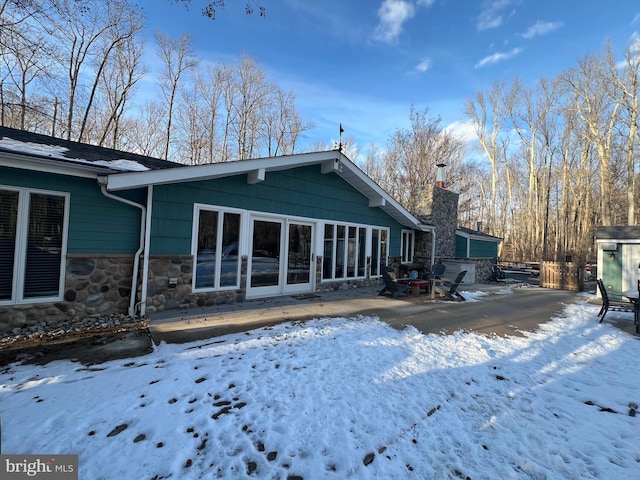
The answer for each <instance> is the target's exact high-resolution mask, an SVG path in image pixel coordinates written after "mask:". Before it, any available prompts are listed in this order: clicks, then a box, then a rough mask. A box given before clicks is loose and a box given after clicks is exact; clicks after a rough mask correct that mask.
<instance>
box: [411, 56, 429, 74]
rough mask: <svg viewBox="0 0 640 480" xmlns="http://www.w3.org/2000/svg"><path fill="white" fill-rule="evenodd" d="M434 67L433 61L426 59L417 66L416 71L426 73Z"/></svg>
mask: <svg viewBox="0 0 640 480" xmlns="http://www.w3.org/2000/svg"><path fill="white" fill-rule="evenodd" d="M432 65H433V62H432V61H431V59H430V58H425V59H424V60H423V61H421V62H420V63H419V64H418V65H416V66H415V70H416V71H418V72H420V73H424V72H426V71H427V70H429V69H430V68H431V66H432Z"/></svg>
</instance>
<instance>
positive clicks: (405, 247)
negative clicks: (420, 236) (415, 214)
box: [402, 230, 415, 263]
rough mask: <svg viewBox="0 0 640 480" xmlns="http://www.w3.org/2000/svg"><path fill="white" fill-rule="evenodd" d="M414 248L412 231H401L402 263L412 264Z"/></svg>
mask: <svg viewBox="0 0 640 480" xmlns="http://www.w3.org/2000/svg"><path fill="white" fill-rule="evenodd" d="M414 248H415V234H414V232H413V230H403V231H402V263H412V262H413V253H414Z"/></svg>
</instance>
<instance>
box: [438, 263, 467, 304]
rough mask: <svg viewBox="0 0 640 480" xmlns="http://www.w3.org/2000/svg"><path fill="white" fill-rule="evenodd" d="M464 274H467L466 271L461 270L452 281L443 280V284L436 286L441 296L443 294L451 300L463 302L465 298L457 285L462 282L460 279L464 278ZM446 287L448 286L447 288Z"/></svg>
mask: <svg viewBox="0 0 640 480" xmlns="http://www.w3.org/2000/svg"><path fill="white" fill-rule="evenodd" d="M466 274H467V271H466V270H463V271H461V272H460V273H459V274H458V276H457V277H456V279H455V280H454V281H453V282H445V285H443V286H442V287H436V288H437V289H438V291H439V292H440V293H441V294H442V296H444V297H445V298H447V299H448V300H453V301H457V302H464V301H465V300H466V298H464V297H463V296H462V295H461V294H460V293H459V292H458V287H459V286H460V284H461V283H462V279H463V278H464V276H465V275H466ZM446 287H449V289H448V290H447V289H446Z"/></svg>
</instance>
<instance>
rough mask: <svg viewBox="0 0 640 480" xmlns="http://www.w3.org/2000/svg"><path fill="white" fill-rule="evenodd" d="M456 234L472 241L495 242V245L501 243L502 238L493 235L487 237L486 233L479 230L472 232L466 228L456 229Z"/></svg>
mask: <svg viewBox="0 0 640 480" xmlns="http://www.w3.org/2000/svg"><path fill="white" fill-rule="evenodd" d="M456 234H458V235H460V236H462V237H466V238H473V239H474V240H481V241H484V242H495V243H500V242H502V238H500V237H494V236H493V235H489V234H488V233H484V232H481V231H479V230H473V229H471V228H466V227H458V228H457V229H456Z"/></svg>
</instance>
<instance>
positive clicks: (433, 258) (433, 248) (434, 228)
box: [431, 227, 436, 265]
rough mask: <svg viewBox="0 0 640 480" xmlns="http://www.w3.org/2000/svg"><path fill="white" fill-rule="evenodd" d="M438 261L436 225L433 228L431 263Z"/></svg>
mask: <svg viewBox="0 0 640 480" xmlns="http://www.w3.org/2000/svg"><path fill="white" fill-rule="evenodd" d="M434 263H436V227H433V228H431V265H433V264H434Z"/></svg>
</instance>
